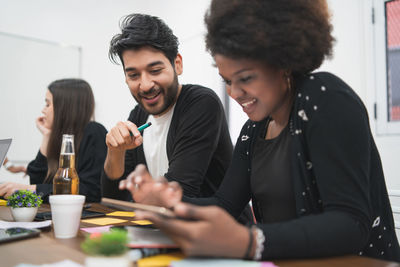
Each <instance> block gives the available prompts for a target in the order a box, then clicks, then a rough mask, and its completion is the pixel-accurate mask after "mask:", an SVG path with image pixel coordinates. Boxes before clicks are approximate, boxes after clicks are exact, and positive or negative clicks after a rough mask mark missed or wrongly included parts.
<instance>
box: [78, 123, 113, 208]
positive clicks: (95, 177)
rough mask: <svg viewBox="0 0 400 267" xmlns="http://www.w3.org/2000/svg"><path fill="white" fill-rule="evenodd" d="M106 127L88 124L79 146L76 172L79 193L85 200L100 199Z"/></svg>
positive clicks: (105, 152)
mask: <svg viewBox="0 0 400 267" xmlns="http://www.w3.org/2000/svg"><path fill="white" fill-rule="evenodd" d="M106 134H107V131H106V129H105V128H104V127H103V126H102V125H100V124H97V123H96V124H94V123H92V124H88V126H87V129H86V130H85V136H84V137H83V139H82V141H81V145H80V148H79V157H78V162H77V172H78V176H79V194H81V195H85V196H86V202H99V201H100V199H101V188H100V176H101V172H102V170H103V166H104V160H105V158H106V154H107V146H106V143H105V140H106Z"/></svg>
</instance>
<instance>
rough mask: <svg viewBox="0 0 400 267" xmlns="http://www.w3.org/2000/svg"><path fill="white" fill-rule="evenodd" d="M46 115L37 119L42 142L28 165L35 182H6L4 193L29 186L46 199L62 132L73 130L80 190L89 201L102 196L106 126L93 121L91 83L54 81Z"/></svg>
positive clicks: (1, 191)
mask: <svg viewBox="0 0 400 267" xmlns="http://www.w3.org/2000/svg"><path fill="white" fill-rule="evenodd" d="M42 113H43V116H41V117H39V118H38V119H37V120H36V126H37V128H38V129H39V131H40V132H41V133H42V135H43V138H42V143H41V145H40V149H39V152H38V154H37V156H36V158H35V159H34V160H33V161H31V162H30V163H29V165H28V167H27V174H28V175H29V177H30V183H31V185H23V184H18V183H12V182H9V183H4V184H1V185H0V196H5V197H8V196H10V195H11V194H12V193H13V192H14V191H15V190H21V189H29V190H31V191H32V190H33V191H36V192H37V193H39V194H41V195H42V196H43V197H44V199H47V197H48V196H49V195H50V194H51V193H52V192H53V184H52V182H53V177H54V175H55V173H56V171H57V169H58V161H59V157H60V150H61V143H62V135H63V134H73V135H74V144H75V155H76V158H75V166H77V167H76V170H77V172H78V176H79V194H81V195H85V196H86V201H87V202H99V201H100V199H101V189H100V188H101V187H100V175H101V171H102V169H103V164H104V160H105V157H106V153H107V147H106V145H105V137H106V134H107V131H106V129H105V128H104V126H103V125H101V124H100V123H97V122H94V121H92V119H93V115H94V96H93V92H92V89H91V87H90V85H89V84H88V83H87V82H86V81H84V80H81V79H62V80H57V81H54V82H52V83H51V84H50V85H49V87H48V90H47V91H46V97H45V107H44V108H43V110H42Z"/></svg>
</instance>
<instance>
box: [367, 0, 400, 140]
mask: <svg viewBox="0 0 400 267" xmlns="http://www.w3.org/2000/svg"><path fill="white" fill-rule="evenodd" d="M391 1H393V0H374V2H373V12H372V20H373V28H374V30H373V32H374V37H373V38H374V59H375V60H374V63H375V64H374V74H375V90H376V102H375V106H374V109H375V119H376V130H377V134H378V135H400V121H389V104H388V79H389V78H388V75H387V70H388V55H387V32H386V28H387V23H386V3H387V2H391Z"/></svg>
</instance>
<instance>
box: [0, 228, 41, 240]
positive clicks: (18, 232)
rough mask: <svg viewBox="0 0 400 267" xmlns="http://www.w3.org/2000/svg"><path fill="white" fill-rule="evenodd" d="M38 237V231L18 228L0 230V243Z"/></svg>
mask: <svg viewBox="0 0 400 267" xmlns="http://www.w3.org/2000/svg"><path fill="white" fill-rule="evenodd" d="M39 235H40V230H38V229H27V228H20V227H15V228H8V229H0V243H5V242H10V241H14V240H20V239H25V238H30V237H37V236H39Z"/></svg>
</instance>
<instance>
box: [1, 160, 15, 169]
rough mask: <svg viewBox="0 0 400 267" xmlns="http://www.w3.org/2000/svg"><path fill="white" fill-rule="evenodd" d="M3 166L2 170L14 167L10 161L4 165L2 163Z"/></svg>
mask: <svg viewBox="0 0 400 267" xmlns="http://www.w3.org/2000/svg"><path fill="white" fill-rule="evenodd" d="M3 166H4V168H6V169H8V168H10V167H12V166H14V164H13V163H12V162H11V161H7V162H6V163H4V165H3Z"/></svg>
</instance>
